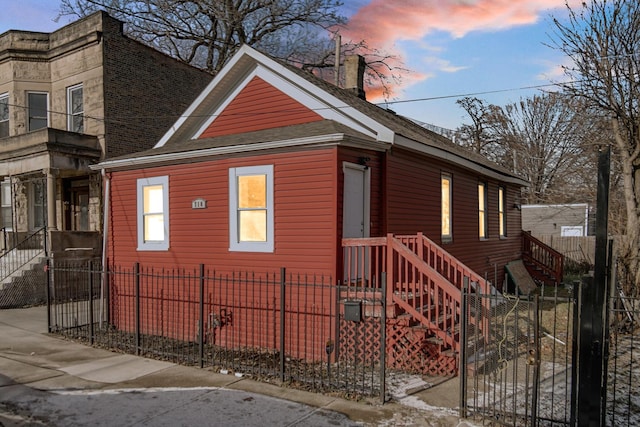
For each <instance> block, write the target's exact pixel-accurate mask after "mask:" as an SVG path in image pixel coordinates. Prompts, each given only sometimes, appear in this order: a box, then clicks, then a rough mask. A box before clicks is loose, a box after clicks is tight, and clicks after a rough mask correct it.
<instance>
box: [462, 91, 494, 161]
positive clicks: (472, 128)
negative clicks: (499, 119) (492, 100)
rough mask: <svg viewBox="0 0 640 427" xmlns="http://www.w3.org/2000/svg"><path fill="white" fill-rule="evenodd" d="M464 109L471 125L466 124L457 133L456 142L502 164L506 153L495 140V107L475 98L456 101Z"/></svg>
mask: <svg viewBox="0 0 640 427" xmlns="http://www.w3.org/2000/svg"><path fill="white" fill-rule="evenodd" d="M456 104H458V105H459V106H460V107H461V108H462V109H464V110H465V111H466V112H467V114H468V115H469V118H470V119H471V124H464V125H462V126H460V127H459V128H458V129H457V131H456V142H457V143H458V144H459V145H462V146H463V147H467V148H469V149H470V150H472V151H475V152H476V153H478V154H482V155H483V156H485V157H487V158H489V159H491V160H493V161H495V162H497V163H501V162H502V160H503V158H504V155H505V151H504V147H502V146H500V144H499V142H497V141H496V140H495V138H494V135H493V133H492V132H491V128H492V126H493V125H494V122H495V117H496V114H497V112H498V111H499V110H500V108H499V107H497V106H495V105H487V104H486V103H485V102H484V101H483V100H481V99H479V98H475V97H473V98H472V97H464V98H461V99H459V100H457V101H456Z"/></svg>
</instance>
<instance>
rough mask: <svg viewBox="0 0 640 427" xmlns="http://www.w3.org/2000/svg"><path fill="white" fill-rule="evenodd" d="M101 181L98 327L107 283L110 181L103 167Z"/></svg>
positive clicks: (101, 317)
mask: <svg viewBox="0 0 640 427" xmlns="http://www.w3.org/2000/svg"><path fill="white" fill-rule="evenodd" d="M102 182H103V183H104V199H103V200H104V201H103V206H102V208H103V217H102V280H101V281H100V328H102V319H103V310H104V304H105V301H104V287H105V285H106V283H107V235H108V231H109V184H111V181H110V179H109V177H108V176H107V174H106V172H105V170H104V169H102Z"/></svg>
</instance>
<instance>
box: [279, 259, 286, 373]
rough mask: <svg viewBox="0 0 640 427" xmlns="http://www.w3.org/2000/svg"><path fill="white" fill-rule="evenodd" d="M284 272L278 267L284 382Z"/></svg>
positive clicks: (281, 370)
mask: <svg viewBox="0 0 640 427" xmlns="http://www.w3.org/2000/svg"><path fill="white" fill-rule="evenodd" d="M286 273H287V270H286V269H285V268H284V267H282V268H280V381H282V382H284V363H285V357H284V346H285V340H284V333H285V325H284V321H285V315H284V309H285V297H286V292H285V276H286Z"/></svg>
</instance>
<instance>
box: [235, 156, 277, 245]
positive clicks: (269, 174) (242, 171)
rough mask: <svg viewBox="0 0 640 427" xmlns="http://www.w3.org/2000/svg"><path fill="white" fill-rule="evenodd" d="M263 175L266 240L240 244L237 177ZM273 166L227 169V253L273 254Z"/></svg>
mask: <svg viewBox="0 0 640 427" xmlns="http://www.w3.org/2000/svg"><path fill="white" fill-rule="evenodd" d="M243 175H265V176H266V180H267V183H266V185H267V206H266V209H267V240H266V241H265V242H240V241H239V239H238V177H239V176H243ZM273 194H274V192H273V165H264V166H245V167H239V168H229V251H231V252H273V251H274V230H273V227H274V220H273V218H274V213H273Z"/></svg>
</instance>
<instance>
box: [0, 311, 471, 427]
mask: <svg viewBox="0 0 640 427" xmlns="http://www.w3.org/2000/svg"><path fill="white" fill-rule="evenodd" d="M9 386H22V387H25V386H26V387H28V388H29V389H32V390H35V391H38V392H50V393H61V392H65V393H69V392H84V393H90V392H94V391H95V392H99V391H101V392H108V391H115V390H120V391H121V390H127V389H131V390H146V389H149V390H154V391H157V390H162V389H165V388H167V389H168V388H170V389H171V390H173V391H175V390H176V389H181V388H183V389H185V390H187V389H192V388H207V387H209V388H216V389H218V388H219V389H221V390H230V391H231V390H234V391H242V392H245V393H257V394H260V395H263V396H269V397H271V398H276V399H284V400H286V401H289V402H295V403H297V404H302V405H308V406H310V407H313V408H320V409H321V410H323V411H332V412H334V413H339V414H344V415H346V416H347V417H348V418H349V420H351V421H352V422H353V423H354V424H353V425H367V426H391V425H415V426H445V425H459V426H464V425H472V424H470V423H467V422H465V421H460V420H459V419H458V417H457V414H456V411H454V410H452V409H447V408H446V407H447V406H448V407H451V404H452V403H454V404H455V401H456V399H457V391H456V389H457V386H456V384H455V383H454V382H451V383H450V384H444V385H441V386H438V387H436V388H434V389H430V390H425V391H422V392H420V393H418V394H415V395H412V396H405V397H404V398H400V399H399V402H391V403H387V404H385V405H378V404H375V403H358V402H352V401H348V400H344V399H339V398H335V397H331V396H325V395H321V394H315V393H309V392H304V391H300V390H294V389H289V388H285V387H278V386H275V385H271V384H265V383H260V382H257V381H253V380H251V379H249V378H237V377H235V376H230V375H222V374H218V373H214V372H212V371H211V370H208V369H198V368H192V367H185V366H180V365H176V364H173V363H168V362H162V361H157V360H151V359H145V358H142V357H137V356H132V355H123V354H118V353H113V352H110V351H106V350H101V349H96V348H92V347H89V346H85V345H82V344H78V343H75V342H72V341H67V340H63V339H61V338H58V337H56V336H55V335H49V334H47V325H46V307H35V308H29V309H14V310H0V402H2V403H6V402H7V401H8V400H10V396H9V394H10V391H11V390H13V389H11V388H10V387H9ZM23 391H24V390H23ZM2 403H0V426H2V425H5V426H7V425H12V424H11V423H10V422H9V421H7V420H10V418H6V417H7V416H8V415H7V414H6V413H5V418H4V421H3V418H2V415H1V412H2ZM441 405H442V406H443V407H440V406H441ZM208 408H209V410H211V406H209V407H208ZM6 411H7V410H6V408H5V412H6ZM9 415H10V414H9ZM156 421H157V419H156ZM307 421H309V420H307ZM271 422H272V424H267V423H265V424H264V425H277V424H280V423H279V422H278V421H277V420H276V421H274V420H271ZM283 423H284V420H283ZM287 423H289V422H288V421H287ZM13 425H28V424H25V423H20V422H14V424H13ZM38 425H39V424H38ZM70 425H72V424H70ZM131 425H133V424H131ZM136 425H159V424H155V423H154V422H152V421H149V419H147V421H146V424H145V423H142V424H136ZM211 425H215V423H214V424H211ZM280 425H291V424H290V423H289V424H286V423H285V424H280ZM306 425H311V424H306ZM317 425H320V424H317ZM340 425H344V424H340Z"/></svg>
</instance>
